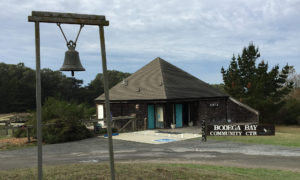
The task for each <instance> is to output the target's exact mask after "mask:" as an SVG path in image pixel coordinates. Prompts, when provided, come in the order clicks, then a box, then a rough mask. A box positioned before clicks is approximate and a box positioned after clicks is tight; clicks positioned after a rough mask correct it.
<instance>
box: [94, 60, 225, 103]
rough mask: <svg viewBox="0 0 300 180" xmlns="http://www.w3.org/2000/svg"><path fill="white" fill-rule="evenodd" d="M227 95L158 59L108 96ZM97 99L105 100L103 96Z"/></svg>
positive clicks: (125, 97) (127, 79)
mask: <svg viewBox="0 0 300 180" xmlns="http://www.w3.org/2000/svg"><path fill="white" fill-rule="evenodd" d="M227 96H228V95H227V94H224V93H223V92H221V91H219V90H218V89H215V88H213V87H212V86H210V85H209V84H207V83H205V82H203V81H201V80H200V79H198V78H196V77H194V76H192V75H190V74H189V73H187V72H185V71H183V70H181V69H179V68H178V67H176V66H174V65H172V64H170V63H168V62H167V61H165V60H163V59H161V58H159V57H158V58H156V59H154V60H153V61H151V62H150V63H149V64H147V65H145V66H144V67H142V68H141V69H139V70H138V71H137V72H135V73H134V74H132V75H131V76H129V77H128V78H126V79H124V80H123V82H120V83H118V84H117V85H115V86H114V87H112V88H111V89H110V90H109V97H110V100H112V101H114V100H165V99H184V98H208V97H227ZM96 100H104V94H102V95H101V96H99V97H98V98H96Z"/></svg>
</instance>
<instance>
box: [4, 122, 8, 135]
mask: <svg viewBox="0 0 300 180" xmlns="http://www.w3.org/2000/svg"><path fill="white" fill-rule="evenodd" d="M5 134H6V136H7V135H8V124H7V122H5Z"/></svg>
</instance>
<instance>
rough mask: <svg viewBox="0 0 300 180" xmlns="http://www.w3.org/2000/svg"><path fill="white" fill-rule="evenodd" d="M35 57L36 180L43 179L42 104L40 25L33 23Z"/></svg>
mask: <svg viewBox="0 0 300 180" xmlns="http://www.w3.org/2000/svg"><path fill="white" fill-rule="evenodd" d="M35 56H36V86H35V87H36V119H37V142H38V146H37V148H38V180H42V179H43V154H42V103H41V72H40V69H41V59H40V58H41V57H40V25H39V22H38V21H36V22H35Z"/></svg>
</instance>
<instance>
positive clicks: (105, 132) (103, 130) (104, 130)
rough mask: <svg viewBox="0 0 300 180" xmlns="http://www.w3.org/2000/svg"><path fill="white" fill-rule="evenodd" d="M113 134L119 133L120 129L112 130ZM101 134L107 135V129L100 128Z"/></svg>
mask: <svg viewBox="0 0 300 180" xmlns="http://www.w3.org/2000/svg"><path fill="white" fill-rule="evenodd" d="M111 132H112V133H116V132H118V129H117V128H111ZM99 134H107V128H100V129H99Z"/></svg>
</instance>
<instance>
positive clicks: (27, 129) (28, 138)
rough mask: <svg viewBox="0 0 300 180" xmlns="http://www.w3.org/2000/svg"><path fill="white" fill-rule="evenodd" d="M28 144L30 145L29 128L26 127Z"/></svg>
mask: <svg viewBox="0 0 300 180" xmlns="http://www.w3.org/2000/svg"><path fill="white" fill-rule="evenodd" d="M26 135H27V143H30V135H29V127H28V126H27V127H26Z"/></svg>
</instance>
